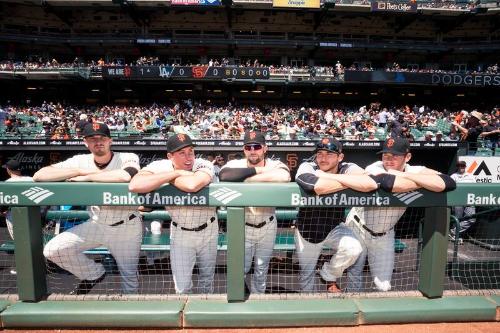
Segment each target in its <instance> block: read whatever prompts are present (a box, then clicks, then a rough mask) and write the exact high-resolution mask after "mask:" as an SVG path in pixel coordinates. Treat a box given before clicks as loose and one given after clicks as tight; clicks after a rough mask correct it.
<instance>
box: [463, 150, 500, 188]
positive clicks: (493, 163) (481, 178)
mask: <svg viewBox="0 0 500 333" xmlns="http://www.w3.org/2000/svg"><path fill="white" fill-rule="evenodd" d="M458 159H459V161H464V162H465V163H466V165H467V166H466V168H465V172H467V173H469V174H470V175H472V177H474V179H475V180H476V183H500V158H498V156H490V157H488V156H485V157H479V156H460V157H459V158H458Z"/></svg>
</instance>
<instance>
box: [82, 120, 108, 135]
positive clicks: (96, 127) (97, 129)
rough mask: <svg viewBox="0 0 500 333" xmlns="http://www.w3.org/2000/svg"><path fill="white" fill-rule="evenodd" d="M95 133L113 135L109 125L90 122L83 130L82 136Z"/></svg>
mask: <svg viewBox="0 0 500 333" xmlns="http://www.w3.org/2000/svg"><path fill="white" fill-rule="evenodd" d="M94 135H102V136H107V137H108V138H110V137H111V133H110V132H109V127H108V125H106V124H103V123H88V124H86V125H85V127H84V128H83V131H82V136H83V137H84V138H86V137H89V136H94Z"/></svg>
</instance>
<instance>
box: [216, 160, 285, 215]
mask: <svg viewBox="0 0 500 333" xmlns="http://www.w3.org/2000/svg"><path fill="white" fill-rule="evenodd" d="M265 166H266V167H272V168H276V169H285V170H287V171H288V172H290V170H289V169H288V167H287V166H286V164H284V163H283V162H281V161H280V160H277V159H271V158H266V160H265ZM225 168H248V162H247V160H246V159H240V160H231V161H229V162H227V164H225V165H224V166H223V167H222V168H221V170H222V169H225ZM275 211H276V209H275V208H274V207H247V208H245V221H246V222H247V223H252V224H259V223H261V222H263V221H265V220H267V219H268V218H269V217H271V216H273V215H274V214H275Z"/></svg>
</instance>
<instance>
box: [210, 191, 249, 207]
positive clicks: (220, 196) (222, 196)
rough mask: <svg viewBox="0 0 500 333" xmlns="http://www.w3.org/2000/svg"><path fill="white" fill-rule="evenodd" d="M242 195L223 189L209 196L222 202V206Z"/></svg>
mask: <svg viewBox="0 0 500 333" xmlns="http://www.w3.org/2000/svg"><path fill="white" fill-rule="evenodd" d="M241 195H242V194H241V193H240V192H237V191H234V190H231V189H229V188H227V187H223V188H221V189H218V190H217V191H215V192H213V193H211V194H210V196H212V197H214V198H215V199H217V200H219V201H220V202H222V203H223V204H224V205H227V204H228V203H230V202H231V201H233V200H234V199H236V198H237V197H240V196H241Z"/></svg>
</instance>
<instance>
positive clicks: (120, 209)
mask: <svg viewBox="0 0 500 333" xmlns="http://www.w3.org/2000/svg"><path fill="white" fill-rule="evenodd" d="M52 166H53V167H55V168H60V169H70V168H82V169H92V170H102V171H113V170H119V169H125V168H128V167H132V168H135V169H137V170H140V166H139V157H138V156H137V155H136V154H133V153H121V152H114V153H113V158H112V159H111V161H110V162H109V164H108V165H107V166H106V167H105V168H104V169H99V168H98V167H97V166H96V165H95V162H94V155H92V154H82V155H75V156H73V157H70V158H69V159H67V160H65V161H62V162H59V163H56V164H54V165H52ZM87 210H88V211H89V214H90V220H93V221H96V222H98V223H101V224H107V225H110V224H113V223H116V222H118V221H120V220H126V219H128V217H129V216H130V215H131V214H132V213H133V212H135V211H137V207H136V206H89V207H87Z"/></svg>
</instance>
